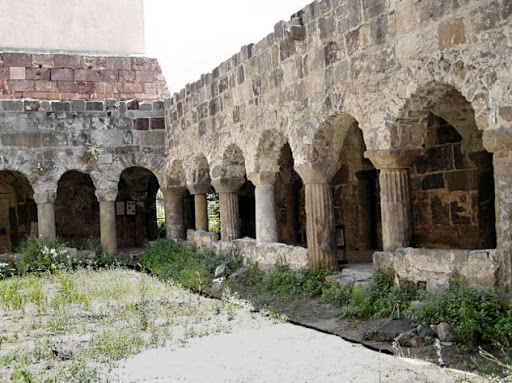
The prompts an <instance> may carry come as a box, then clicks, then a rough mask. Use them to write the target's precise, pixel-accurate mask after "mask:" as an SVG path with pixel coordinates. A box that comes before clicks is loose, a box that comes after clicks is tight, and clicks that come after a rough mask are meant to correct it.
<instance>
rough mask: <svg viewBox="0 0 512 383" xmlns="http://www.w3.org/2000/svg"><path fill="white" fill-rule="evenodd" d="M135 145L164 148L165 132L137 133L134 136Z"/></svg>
mask: <svg viewBox="0 0 512 383" xmlns="http://www.w3.org/2000/svg"><path fill="white" fill-rule="evenodd" d="M133 143H134V144H135V145H138V146H153V147H155V146H156V147H158V146H164V143H165V132H164V131H159V130H156V131H148V132H144V131H135V132H134V134H133Z"/></svg>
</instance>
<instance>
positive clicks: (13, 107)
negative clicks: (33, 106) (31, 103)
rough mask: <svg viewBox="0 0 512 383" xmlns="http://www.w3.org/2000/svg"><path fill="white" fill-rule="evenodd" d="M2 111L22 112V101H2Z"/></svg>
mask: <svg viewBox="0 0 512 383" xmlns="http://www.w3.org/2000/svg"><path fill="white" fill-rule="evenodd" d="M0 105H1V107H2V110H5V111H9V112H22V111H23V101H19V100H2V101H1V103H0Z"/></svg>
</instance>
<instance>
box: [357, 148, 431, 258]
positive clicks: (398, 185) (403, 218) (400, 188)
mask: <svg viewBox="0 0 512 383" xmlns="http://www.w3.org/2000/svg"><path fill="white" fill-rule="evenodd" d="M422 154H423V149H411V150H371V151H367V152H365V157H366V158H369V159H370V160H371V161H372V163H373V165H374V166H375V167H376V168H377V169H379V170H380V175H379V183H380V204H381V215H382V242H383V247H384V251H391V250H396V249H399V248H403V247H410V246H412V245H413V238H414V220H413V210H412V192H411V180H410V171H409V167H410V166H411V164H412V163H413V162H414V160H415V159H416V157H418V156H419V155H422Z"/></svg>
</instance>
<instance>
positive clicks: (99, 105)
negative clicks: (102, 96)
mask: <svg viewBox="0 0 512 383" xmlns="http://www.w3.org/2000/svg"><path fill="white" fill-rule="evenodd" d="M104 106H105V105H104V104H103V102H101V101H88V102H86V104H85V110H86V111H97V112H103V110H104Z"/></svg>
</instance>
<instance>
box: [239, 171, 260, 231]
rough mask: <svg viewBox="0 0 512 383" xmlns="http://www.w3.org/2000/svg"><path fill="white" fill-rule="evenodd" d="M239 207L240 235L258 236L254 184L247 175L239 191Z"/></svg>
mask: <svg viewBox="0 0 512 383" xmlns="http://www.w3.org/2000/svg"><path fill="white" fill-rule="evenodd" d="M238 208H239V209H240V237H241V238H244V237H249V238H256V199H255V196H254V184H253V183H252V182H251V181H249V180H248V179H247V177H246V178H245V182H244V184H243V185H242V187H241V188H240V190H239V191H238Z"/></svg>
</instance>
